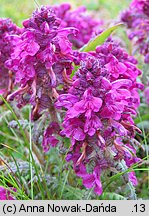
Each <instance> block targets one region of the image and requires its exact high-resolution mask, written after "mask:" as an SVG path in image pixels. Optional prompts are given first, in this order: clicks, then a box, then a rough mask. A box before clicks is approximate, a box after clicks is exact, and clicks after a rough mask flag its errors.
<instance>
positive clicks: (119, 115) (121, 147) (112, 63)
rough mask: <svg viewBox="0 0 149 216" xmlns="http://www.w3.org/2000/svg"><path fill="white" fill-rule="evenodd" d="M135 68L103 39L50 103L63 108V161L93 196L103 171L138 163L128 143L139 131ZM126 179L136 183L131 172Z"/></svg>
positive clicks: (99, 183)
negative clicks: (67, 142) (66, 144)
mask: <svg viewBox="0 0 149 216" xmlns="http://www.w3.org/2000/svg"><path fill="white" fill-rule="evenodd" d="M136 63H137V62H136V61H135V59H134V58H133V57H130V56H128V54H127V53H126V52H125V51H124V50H123V49H121V48H120V47H119V46H118V44H116V43H115V42H113V41H112V40H108V41H107V42H105V43H104V44H103V45H101V46H100V47H97V49H96V52H92V53H89V54H87V55H86V56H83V58H82V61H81V65H80V68H79V69H78V71H77V72H76V74H75V76H74V78H73V83H72V86H71V87H70V89H69V91H68V93H67V94H61V95H60V96H59V98H58V100H57V102H56V104H55V106H56V107H57V108H58V109H60V108H61V107H62V108H65V109H66V114H65V118H64V121H63V130H62V131H61V134H62V135H63V136H66V137H68V138H70V139H71V144H72V145H71V147H70V151H69V153H68V155H67V157H66V158H67V161H70V160H72V161H73V167H74V170H75V172H76V174H77V175H78V176H79V177H81V178H82V179H83V184H84V186H85V187H87V188H92V187H94V192H95V193H96V194H98V195H101V194H102V184H101V181H100V175H101V174H102V172H103V171H104V170H107V169H109V168H110V167H116V164H117V163H120V162H122V161H125V163H126V166H127V167H130V166H131V165H132V164H133V163H135V161H136V158H137V157H136V151H135V149H134V146H132V145H131V143H130V140H131V139H133V138H134V136H135V132H136V131H137V132H139V133H140V132H141V131H140V130H139V129H138V128H137V127H136V126H135V125H134V122H133V119H132V116H133V115H134V116H135V115H136V109H137V107H138V106H139V95H138V88H142V86H141V85H139V84H138V83H137V81H136V79H137V77H138V75H140V71H139V70H138V69H137V68H136V66H135V64H136ZM126 141H127V143H128V144H129V145H130V146H131V147H130V146H129V150H128V144H127V146H126ZM128 152H129V154H128ZM132 152H133V154H132ZM129 180H130V181H131V182H132V183H133V184H134V185H135V184H136V183H137V180H136V178H135V175H134V173H130V174H129Z"/></svg>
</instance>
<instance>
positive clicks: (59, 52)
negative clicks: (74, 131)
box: [6, 6, 77, 120]
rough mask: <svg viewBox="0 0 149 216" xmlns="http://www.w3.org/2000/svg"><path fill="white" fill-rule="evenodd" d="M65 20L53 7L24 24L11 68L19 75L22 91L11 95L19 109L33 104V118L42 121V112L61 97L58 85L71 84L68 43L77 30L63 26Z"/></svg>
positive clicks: (69, 47)
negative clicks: (70, 36)
mask: <svg viewBox="0 0 149 216" xmlns="http://www.w3.org/2000/svg"><path fill="white" fill-rule="evenodd" d="M60 23H61V20H60V19H59V18H58V17H57V16H56V14H55V13H54V12H53V10H52V9H51V7H48V6H47V7H41V9H37V10H36V11H35V12H34V13H33V16H32V17H31V18H30V19H28V20H26V21H24V22H23V25H24V29H23V33H22V34H21V35H20V36H17V42H16V46H15V49H14V52H13V53H12V54H11V58H10V59H9V60H8V61H7V62H6V65H7V67H8V68H9V69H10V70H11V71H13V72H14V73H15V83H16V84H19V85H20V88H19V89H18V90H17V91H15V92H13V93H12V94H10V95H9V96H8V100H13V99H14V98H16V99H17V100H18V106H19V107H22V106H23V105H24V104H27V103H30V104H32V105H33V111H32V118H33V119H34V120H36V119H38V118H39V116H40V113H41V111H42V110H45V109H47V108H49V106H50V104H51V106H52V103H53V100H54V99H55V98H57V97H58V95H59V93H58V92H57V86H59V85H65V89H67V86H69V85H70V82H71V80H70V78H69V75H70V74H71V71H72V61H73V52H72V45H71V43H70V42H69V40H68V35H69V34H75V33H76V32H77V30H76V29H75V28H62V27H60Z"/></svg>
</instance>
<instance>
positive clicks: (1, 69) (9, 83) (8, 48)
mask: <svg viewBox="0 0 149 216" xmlns="http://www.w3.org/2000/svg"><path fill="white" fill-rule="evenodd" d="M20 33H21V29H20V28H18V27H17V26H16V25H15V24H14V23H13V22H12V21H11V20H10V19H0V94H2V95H3V96H4V97H7V95H8V94H9V93H10V92H11V90H12V88H13V81H14V78H13V74H12V72H10V71H9V70H8V69H7V68H6V66H5V61H6V60H8V58H9V57H10V54H11V52H12V51H13V48H14V44H13V43H12V40H11V37H10V35H14V34H15V35H17V34H20ZM0 103H2V102H0Z"/></svg>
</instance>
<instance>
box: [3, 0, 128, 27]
mask: <svg viewBox="0 0 149 216" xmlns="http://www.w3.org/2000/svg"><path fill="white" fill-rule="evenodd" d="M62 2H69V3H70V4H71V5H72V7H73V8H75V7H77V6H80V5H85V6H86V7H87V8H88V9H89V10H96V11H100V12H99V13H98V14H97V15H96V16H97V17H98V18H99V17H100V18H103V19H113V18H116V17H117V16H118V14H119V11H121V10H123V9H124V8H126V7H127V6H128V5H129V3H130V0H122V1H119V0H108V1H105V0H82V1H81V0H78V1H75V0H69V1H67V0H57V1H55V0H23V1H21V0H13V1H12V0H0V17H3V18H4V17H9V18H11V19H12V20H13V21H14V22H15V23H16V24H18V25H19V26H21V23H22V21H23V20H24V19H27V18H28V17H30V16H31V14H32V11H33V10H35V9H36V8H37V7H38V5H53V4H59V3H62Z"/></svg>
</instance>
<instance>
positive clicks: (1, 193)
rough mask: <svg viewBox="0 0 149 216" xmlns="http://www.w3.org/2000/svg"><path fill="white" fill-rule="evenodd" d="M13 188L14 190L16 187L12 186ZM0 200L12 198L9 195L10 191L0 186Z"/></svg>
mask: <svg viewBox="0 0 149 216" xmlns="http://www.w3.org/2000/svg"><path fill="white" fill-rule="evenodd" d="M13 190H14V191H16V189H14V188H13ZM0 200H14V198H13V197H12V196H11V195H10V191H8V190H7V189H5V188H3V187H0Z"/></svg>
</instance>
